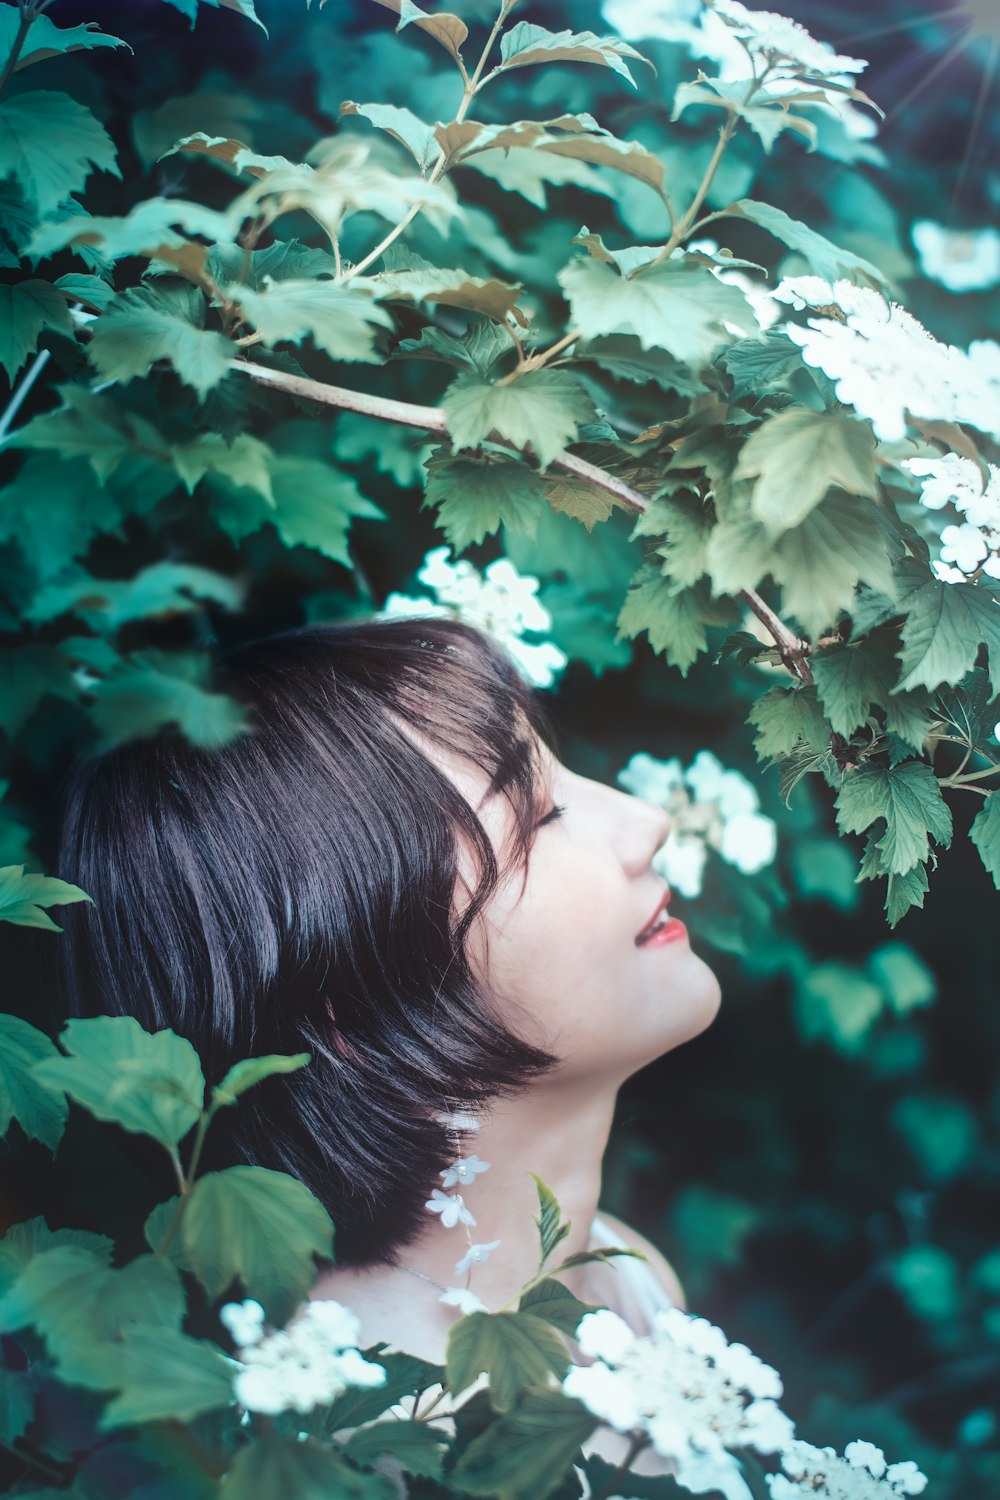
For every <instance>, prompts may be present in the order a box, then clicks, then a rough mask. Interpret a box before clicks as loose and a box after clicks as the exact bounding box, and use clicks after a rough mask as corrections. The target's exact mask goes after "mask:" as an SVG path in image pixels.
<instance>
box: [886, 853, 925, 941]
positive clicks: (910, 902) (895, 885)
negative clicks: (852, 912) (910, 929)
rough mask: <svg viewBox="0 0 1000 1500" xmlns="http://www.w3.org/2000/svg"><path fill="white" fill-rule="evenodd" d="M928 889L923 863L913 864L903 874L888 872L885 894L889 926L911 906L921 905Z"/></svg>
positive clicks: (897, 920) (892, 925)
mask: <svg viewBox="0 0 1000 1500" xmlns="http://www.w3.org/2000/svg"><path fill="white" fill-rule="evenodd" d="M929 889H930V887H929V885H928V883H927V870H926V868H925V867H924V866H923V865H914V867H913V869H912V870H907V871H906V873H905V874H903V875H892V874H890V876H889V880H888V883H887V887H886V894H885V911H886V914H887V916H888V919H889V926H890V927H895V926H896V924H897V922H899V920H900V919H901V918H902V917H904V916H905V915H906V913H907V912H908V911H909V909H910V907H911V906H916V907H922V906H923V904H924V897H925V896H926V894H927V892H928V890H929Z"/></svg>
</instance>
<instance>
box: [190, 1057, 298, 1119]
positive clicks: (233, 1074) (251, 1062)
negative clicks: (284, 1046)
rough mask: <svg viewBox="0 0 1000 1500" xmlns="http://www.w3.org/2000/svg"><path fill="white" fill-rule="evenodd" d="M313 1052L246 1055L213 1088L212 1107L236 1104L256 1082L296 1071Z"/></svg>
mask: <svg viewBox="0 0 1000 1500" xmlns="http://www.w3.org/2000/svg"><path fill="white" fill-rule="evenodd" d="M311 1055H312V1054H311V1053H309V1052H292V1053H268V1054H267V1055H266V1056H264V1057H245V1058H243V1059H242V1061H240V1062H238V1063H233V1066H232V1067H231V1068H230V1069H229V1070H228V1072H227V1073H226V1075H225V1077H224V1078H223V1079H222V1081H221V1083H218V1084H217V1085H216V1086H215V1088H214V1089H213V1090H212V1100H211V1103H212V1108H213V1109H214V1108H216V1107H219V1108H221V1107H222V1106H224V1105H228V1104H235V1102H236V1100H237V1099H238V1098H239V1096H240V1094H245V1093H246V1091H247V1089H252V1088H253V1086H254V1084H257V1083H261V1082H262V1081H263V1080H264V1079H265V1078H273V1077H274V1076H275V1075H276V1074H279V1073H295V1072H297V1071H298V1069H299V1068H304V1067H305V1066H306V1064H307V1063H308V1062H309V1060H310V1057H311Z"/></svg>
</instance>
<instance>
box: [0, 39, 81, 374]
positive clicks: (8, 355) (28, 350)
mask: <svg viewBox="0 0 1000 1500" xmlns="http://www.w3.org/2000/svg"><path fill="white" fill-rule="evenodd" d="M0 14H2V12H0ZM41 19H44V17H42V18H41ZM44 328H54V329H55V330H56V331H57V332H58V333H64V334H66V335H67V336H68V337H70V338H72V336H73V319H72V318H71V317H70V315H69V308H68V307H67V306H66V299H65V298H64V297H62V296H60V294H59V293H58V292H57V291H56V289H55V287H53V286H52V285H51V284H50V283H49V282H47V281H19V282H16V283H15V284H14V285H13V286H0V365H3V367H4V369H5V370H6V371H7V379H8V380H10V381H13V379H14V376H15V375H16V374H17V372H18V370H19V369H20V368H21V366H22V365H23V364H24V362H25V360H26V359H27V358H28V355H29V354H32V353H34V351H35V349H36V348H37V346H38V339H39V336H40V334H41V332H42V330H43V329H44Z"/></svg>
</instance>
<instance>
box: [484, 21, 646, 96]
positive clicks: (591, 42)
mask: <svg viewBox="0 0 1000 1500" xmlns="http://www.w3.org/2000/svg"><path fill="white" fill-rule="evenodd" d="M627 57H628V58H632V59H634V60H635V61H636V62H644V63H646V64H647V66H649V67H652V66H653V65H652V63H651V62H650V61H649V58H648V57H643V55H642V53H641V52H637V51H636V49H635V48H634V47H631V46H629V44H628V42H623V41H622V39H621V37H618V36H605V37H600V36H596V35H595V34H594V32H592V31H579V32H573V31H569V30H567V31H547V30H546V28H545V27H544V26H535V25H533V24H532V23H531V22H529V21H518V23H517V25H516V26H512V27H511V29H510V30H509V31H507V32H505V33H504V35H503V36H502V37H501V39H500V68H501V69H503V70H507V71H509V70H510V69H511V68H525V67H531V66H533V65H537V64H539V63H550V62H584V63H597V64H599V65H600V66H601V67H605V68H611V69H612V70H613V71H614V72H615V73H618V74H619V75H620V76H621V77H622V78H624V79H627V81H628V82H629V83H630V84H631V85H632V87H633V88H635V86H636V83H635V79H634V78H633V77H632V74H631V72H630V71H629V67H628V64H627V63H626V62H625V59H626V58H627ZM653 71H654V72H655V71H656V70H655V69H654V70H653Z"/></svg>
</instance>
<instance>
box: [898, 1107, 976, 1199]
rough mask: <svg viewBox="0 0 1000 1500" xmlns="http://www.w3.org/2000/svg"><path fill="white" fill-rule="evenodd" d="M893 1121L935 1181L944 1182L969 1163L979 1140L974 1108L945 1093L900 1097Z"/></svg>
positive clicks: (932, 1180) (928, 1174)
mask: <svg viewBox="0 0 1000 1500" xmlns="http://www.w3.org/2000/svg"><path fill="white" fill-rule="evenodd" d="M892 1121H893V1124H894V1125H895V1126H896V1128H897V1129H898V1130H899V1131H900V1132H901V1134H902V1135H903V1136H904V1138H905V1139H906V1143H907V1145H908V1146H909V1147H910V1150H911V1151H912V1152H913V1154H914V1156H915V1157H916V1158H917V1160H918V1161H919V1162H920V1164H921V1166H922V1168H923V1170H924V1173H925V1175H926V1176H927V1178H928V1179H929V1181H931V1182H932V1183H945V1182H949V1181H951V1179H952V1178H953V1177H955V1176H957V1175H958V1173H959V1172H961V1171H962V1169H963V1168H964V1167H966V1166H967V1165H968V1164H969V1162H970V1160H971V1158H972V1154H973V1152H974V1151H975V1149H976V1145H977V1143H978V1141H979V1124H978V1121H977V1119H976V1115H975V1112H974V1111H973V1110H972V1109H971V1108H970V1107H969V1105H968V1104H966V1102H965V1100H964V1099H952V1098H949V1097H948V1096H947V1095H946V1094H910V1095H908V1096H906V1097H905V1098H902V1099H897V1100H896V1102H895V1104H894V1105H893V1107H892Z"/></svg>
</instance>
